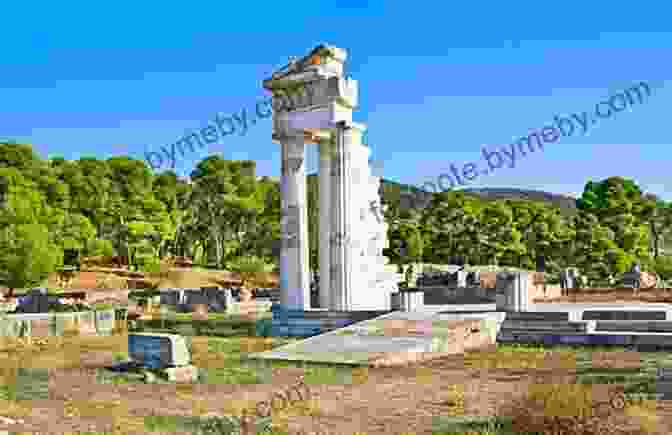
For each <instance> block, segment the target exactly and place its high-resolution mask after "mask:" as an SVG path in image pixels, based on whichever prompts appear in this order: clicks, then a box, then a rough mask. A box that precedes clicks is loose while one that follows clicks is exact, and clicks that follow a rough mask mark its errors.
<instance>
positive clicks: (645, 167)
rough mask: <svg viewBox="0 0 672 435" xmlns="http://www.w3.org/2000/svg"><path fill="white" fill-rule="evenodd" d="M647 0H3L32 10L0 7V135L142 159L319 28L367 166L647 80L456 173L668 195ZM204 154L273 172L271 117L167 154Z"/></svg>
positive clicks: (671, 42)
mask: <svg viewBox="0 0 672 435" xmlns="http://www.w3.org/2000/svg"><path fill="white" fill-rule="evenodd" d="M360 3H361V2H360ZM647 4H649V3H647V2H644V4H643V5H642V7H641V8H640V9H639V10H636V11H630V10H627V11H626V10H619V9H617V8H614V7H603V6H601V5H600V4H591V5H585V4H583V3H581V4H579V3H578V2H575V1H570V4H567V5H566V6H567V7H565V8H561V9H557V8H551V7H543V6H542V8H543V9H540V8H539V5H535V8H528V6H527V2H524V3H522V4H516V5H510V4H502V5H489V6H488V8H489V9H488V10H489V11H490V14H487V15H484V14H483V13H482V9H483V6H482V5H479V4H460V5H444V4H436V5H434V4H432V6H431V9H430V8H417V9H408V8H407V7H405V6H402V5H395V4H390V3H382V2H376V1H371V2H368V3H367V5H366V6H356V5H355V2H339V6H338V7H336V5H335V3H330V2H327V3H320V4H314V3H308V2H298V3H295V4H293V6H294V7H291V8H287V7H284V8H282V9H280V6H279V5H275V4H271V5H268V6H267V9H265V11H267V12H266V13H265V14H259V10H258V7H256V6H255V5H242V4H236V5H221V4H217V3H214V2H202V3H196V4H193V5H192V6H197V5H199V6H202V5H208V6H209V8H208V11H209V12H208V13H207V14H205V13H203V11H204V9H203V8H195V7H190V8H181V9H169V8H162V9H160V10H156V9H155V8H150V6H149V5H145V4H137V3H134V4H133V9H132V10H133V14H128V13H127V12H126V11H127V10H131V9H130V6H131V4H130V3H125V2H123V1H122V3H121V4H117V6H119V7H118V8H115V10H112V11H106V14H105V18H106V19H105V20H102V19H101V18H100V17H101V15H98V14H97V15H94V14H93V11H90V10H87V9H84V8H73V7H72V6H70V5H68V6H64V5H44V6H43V7H41V8H40V9H39V10H37V11H34V10H29V9H28V6H27V5H25V6H24V5H21V4H16V3H14V4H11V5H8V6H6V8H7V9H8V10H7V11H6V13H7V15H8V16H24V15H25V16H27V15H28V14H30V16H31V27H30V28H29V29H25V28H24V27H25V26H24V25H23V24H22V23H19V22H18V20H17V21H13V22H10V23H8V24H6V30H7V34H21V35H24V37H22V38H21V39H17V40H12V41H11V42H10V41H9V38H7V39H5V42H4V43H3V45H2V48H3V54H4V56H3V59H2V60H1V61H0V62H2V64H3V68H0V78H2V81H0V83H2V84H1V85H0V97H2V100H3V102H4V108H3V113H2V116H0V138H9V139H13V140H16V141H17V142H21V143H30V144H31V145H32V146H33V149H34V150H35V152H36V153H37V154H38V155H39V156H40V157H41V158H43V159H49V158H53V157H57V156H60V157H63V158H65V159H68V160H76V159H79V158H81V157H84V156H93V157H97V158H100V159H106V158H109V157H113V156H124V155H128V156H130V157H133V158H136V159H139V160H145V156H144V153H145V152H146V151H151V150H156V149H159V147H161V146H164V145H168V144H171V143H174V142H175V141H176V140H177V139H178V138H179V137H181V136H183V135H184V134H185V132H188V131H190V129H194V128H198V127H203V126H205V124H206V123H207V122H209V121H211V120H212V119H213V117H214V116H215V115H216V114H217V113H222V114H225V115H228V114H231V113H235V112H238V111H240V110H241V109H242V108H247V109H248V110H250V108H252V107H253V106H254V104H255V103H256V102H257V101H259V100H261V99H262V98H265V97H268V95H269V94H268V93H267V92H265V91H264V90H263V89H262V81H263V80H264V79H267V78H269V77H270V75H271V73H272V72H273V71H276V70H277V69H278V68H280V67H282V66H283V65H285V64H286V63H287V59H288V57H290V56H295V57H301V56H304V55H306V54H308V52H309V51H310V50H312V49H313V48H314V47H316V46H317V45H319V44H321V43H325V44H330V45H335V46H337V47H339V48H343V49H345V50H346V51H347V53H348V59H347V62H346V70H347V74H348V75H349V76H350V77H352V78H353V79H355V80H357V81H358V82H359V94H360V107H359V109H358V110H357V111H355V112H354V114H353V115H354V120H355V121H357V122H363V123H364V124H366V125H367V127H368V135H367V136H368V142H369V144H370V146H371V148H372V156H371V158H372V159H373V161H374V162H373V164H372V166H374V168H375V169H374V175H378V176H381V177H382V178H383V179H385V180H389V181H393V182H397V183H401V184H406V185H413V186H416V187H419V188H421V187H422V185H423V183H426V182H436V180H437V178H438V177H440V176H441V175H442V174H449V169H448V168H449V167H451V165H453V164H454V165H455V166H456V167H461V166H462V165H464V164H465V163H466V162H474V161H479V160H481V161H482V149H483V148H485V147H487V148H488V149H494V148H502V147H506V146H508V145H506V144H511V143H513V142H515V141H517V140H518V138H521V137H523V136H526V135H528V134H530V132H532V131H535V130H539V129H541V128H542V127H544V126H546V125H549V124H550V123H552V122H553V120H554V117H556V116H561V117H562V116H564V117H569V116H571V114H577V113H581V112H588V111H590V110H591V108H592V107H593V106H595V105H596V104H597V103H599V102H601V101H606V100H607V99H609V98H610V97H611V96H614V95H615V94H617V93H619V92H623V91H624V90H626V89H629V88H631V87H632V86H634V85H636V84H637V83H639V82H646V83H649V84H651V85H652V93H651V95H650V96H649V97H647V98H646V99H645V100H644V101H643V102H641V104H635V105H630V106H629V107H627V110H623V111H622V112H620V113H616V114H614V115H613V116H611V118H610V119H604V122H602V121H600V122H599V123H598V124H596V125H592V124H591V125H590V128H588V129H587V130H584V131H585V134H581V133H580V132H579V133H576V134H574V135H573V136H572V137H562V138H561V139H560V140H559V141H558V143H556V144H547V145H546V146H545V147H544V148H543V151H544V152H543V153H541V152H536V153H532V154H529V155H528V156H526V157H525V159H524V160H523V159H519V160H518V161H517V162H516V165H515V167H511V168H509V167H507V166H506V165H504V166H502V167H501V168H500V169H498V170H497V171H496V173H491V174H488V175H487V176H484V177H481V178H479V179H477V180H475V181H474V182H472V183H468V184H467V185H465V186H463V187H461V188H467V189H468V188H473V189H484V188H494V189H521V190H535V191H543V192H548V193H553V194H558V195H572V196H575V197H579V196H580V195H581V192H582V191H583V187H584V186H585V184H586V183H587V182H588V181H590V180H592V181H600V180H603V179H606V178H608V177H610V176H623V177H626V178H631V179H633V180H634V181H635V182H636V183H637V184H638V185H639V186H640V187H641V188H642V190H643V191H646V192H651V193H654V194H656V195H658V196H659V197H661V198H663V199H665V200H672V193H671V191H672V189H671V187H672V180H671V178H670V176H669V175H668V171H667V168H666V165H665V162H666V161H667V162H670V161H672V147H670V138H669V134H665V130H664V125H665V118H664V116H665V115H666V111H665V109H666V106H665V104H664V102H665V101H669V97H670V95H672V91H671V90H670V88H671V86H669V85H667V86H666V84H667V82H668V81H669V78H668V77H667V74H669V71H670V68H669V63H670V59H672V56H670V54H671V53H670V52H671V51H672V50H671V48H672V32H669V31H665V30H667V29H669V24H668V23H666V20H665V18H664V17H665V15H666V14H664V13H656V14H650V13H648V12H647V11H648V10H649V9H651V10H660V7H659V6H658V8H657V9H653V8H646V7H645V6H646V5H647ZM650 4H652V5H653V3H650ZM572 5H576V6H577V9H576V10H581V14H576V13H574V8H572V7H571V6H572ZM579 5H580V7H579ZM124 6H126V8H125V7H124ZM224 7H227V9H224ZM550 17H552V18H553V19H550ZM283 18H286V19H283ZM446 22H449V23H450V25H449V26H448V25H446ZM119 23H123V32H122V31H120V30H119V29H120V28H121V27H119ZM168 23H180V25H179V26H172V25H167V24H168ZM250 23H253V24H250ZM288 23H297V24H298V23H301V24H300V25H298V26H294V25H293V24H288ZM512 23H525V25H523V26H520V25H512ZM567 23H571V25H568V24H567ZM615 23H616V24H615ZM391 29H404V31H402V32H392V31H391ZM288 30H291V31H289V32H288ZM376 30H378V31H376ZM83 36H85V37H83ZM577 126H578V124H577ZM660 126H663V128H660ZM577 128H578V127H577ZM437 139H438V140H437ZM446 144H449V145H446ZM307 149H308V153H307V168H306V169H307V173H312V172H315V171H316V170H317V167H318V156H317V152H316V147H315V146H309V147H307ZM212 154H220V155H222V157H223V158H225V159H227V160H254V161H255V162H257V175H259V176H271V177H277V176H279V175H280V158H279V154H280V146H279V144H277V143H274V142H273V141H272V140H271V121H270V119H264V120H261V121H260V122H259V123H257V124H256V125H251V126H250V127H249V131H248V132H247V133H246V134H245V135H244V136H241V135H239V134H237V133H236V134H232V135H230V136H227V137H226V138H224V139H223V140H219V141H217V142H216V143H214V144H212V145H209V146H207V147H206V148H205V149H202V150H197V152H194V153H188V154H186V155H185V156H184V158H183V159H181V161H180V162H178V163H177V164H176V167H175V172H176V173H177V174H178V175H179V176H184V175H188V174H189V173H190V172H191V170H193V168H194V164H195V162H197V161H199V160H202V159H203V158H205V157H207V156H208V155H212ZM164 169H167V168H166V167H162V168H160V169H159V170H157V171H153V172H154V173H158V172H161V170H164Z"/></svg>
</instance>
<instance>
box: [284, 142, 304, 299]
mask: <svg viewBox="0 0 672 435" xmlns="http://www.w3.org/2000/svg"><path fill="white" fill-rule="evenodd" d="M281 143H282V178H281V189H282V190H281V207H282V220H281V229H280V232H281V239H282V247H281V252H280V304H282V305H283V306H285V307H287V308H291V309H300V310H308V309H310V277H309V272H308V261H309V255H308V253H309V249H308V201H307V196H306V169H305V143H304V137H303V134H300V135H296V136H285V137H283V138H282V140H281Z"/></svg>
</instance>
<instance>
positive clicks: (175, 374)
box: [163, 365, 198, 382]
mask: <svg viewBox="0 0 672 435" xmlns="http://www.w3.org/2000/svg"><path fill="white" fill-rule="evenodd" d="M163 372H164V374H165V375H166V376H167V377H168V380H169V381H171V382H196V381H197V380H198V368H197V367H196V366H194V365H186V366H182V367H168V368H166V369H164V370H163Z"/></svg>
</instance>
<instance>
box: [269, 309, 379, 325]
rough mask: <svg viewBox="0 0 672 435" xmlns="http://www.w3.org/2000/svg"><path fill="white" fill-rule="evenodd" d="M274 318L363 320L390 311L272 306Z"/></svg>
mask: <svg viewBox="0 0 672 435" xmlns="http://www.w3.org/2000/svg"><path fill="white" fill-rule="evenodd" d="M271 311H272V312H273V319H278V320H284V319H305V320H350V321H354V322H361V321H364V320H369V319H373V318H376V317H378V316H381V315H383V314H388V313H389V312H390V311H351V312H347V311H340V312H338V311H280V310H276V309H274V308H271Z"/></svg>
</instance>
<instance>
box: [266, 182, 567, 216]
mask: <svg viewBox="0 0 672 435" xmlns="http://www.w3.org/2000/svg"><path fill="white" fill-rule="evenodd" d="M317 177H318V175H317V174H310V175H308V177H307V178H308V180H309V181H308V184H309V186H310V185H312V186H317ZM269 178H271V179H272V181H275V182H278V183H279V182H280V177H269ZM309 188H310V187H309ZM461 191H462V192H465V193H467V194H472V195H477V196H479V197H480V198H481V199H483V200H486V201H496V200H504V199H522V200H527V201H537V202H548V203H552V204H554V205H556V206H558V207H560V209H562V210H566V211H574V210H576V198H574V197H573V196H570V195H560V194H557V193H550V192H544V191H541V190H529V189H514V188H499V187H486V188H469V189H461ZM381 193H382V196H383V200H385V199H387V200H390V199H392V198H394V197H395V196H397V195H401V198H404V197H407V198H408V197H409V196H410V195H412V196H414V197H415V198H414V199H410V198H408V199H407V200H404V199H402V200H401V204H402V207H404V206H406V207H408V206H410V204H426V203H428V202H429V199H430V198H431V196H432V195H433V193H432V192H427V191H424V190H422V189H420V188H418V187H415V186H412V185H408V184H401V183H397V182H395V181H391V180H385V179H383V180H382V183H381Z"/></svg>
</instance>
